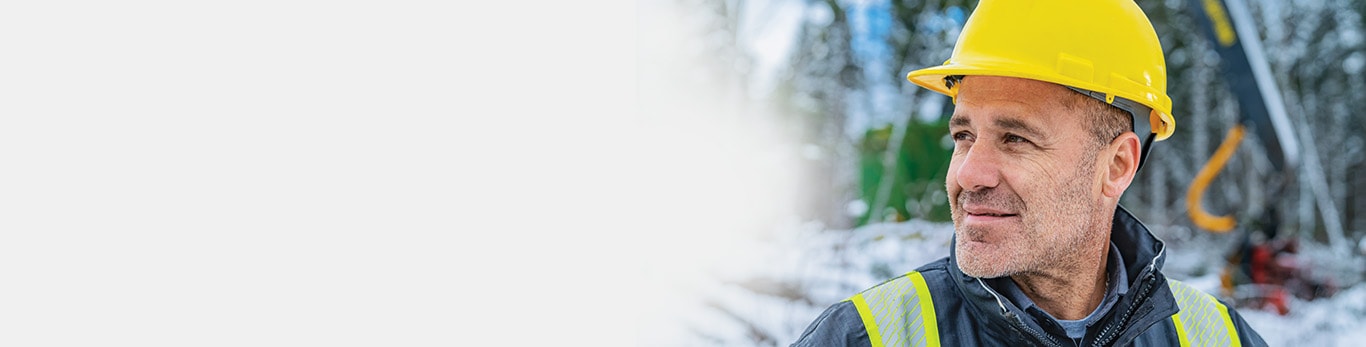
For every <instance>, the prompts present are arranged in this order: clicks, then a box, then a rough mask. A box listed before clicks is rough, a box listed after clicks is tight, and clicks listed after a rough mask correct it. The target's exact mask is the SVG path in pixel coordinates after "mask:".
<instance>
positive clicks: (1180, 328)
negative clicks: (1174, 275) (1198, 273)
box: [1168, 281, 1242, 347]
mask: <svg viewBox="0 0 1366 347" xmlns="http://www.w3.org/2000/svg"><path fill="white" fill-rule="evenodd" d="M1168 286H1169V287H1170V288H1171V290H1172V295H1173V296H1174V297H1175V298H1176V303H1177V306H1178V307H1179V309H1180V311H1178V312H1177V313H1176V314H1174V315H1172V324H1173V325H1175V326H1176V336H1177V339H1178V340H1179V341H1180V342H1181V345H1182V346H1239V347H1241V346H1242V341H1241V340H1239V338H1238V329H1237V328H1235V327H1234V325H1233V316H1231V315H1229V313H1228V307H1226V306H1224V304H1223V303H1220V302H1219V300H1218V299H1215V298H1214V296H1211V295H1209V294H1207V293H1205V292H1202V291H1199V290H1197V289H1195V288H1191V287H1190V286H1188V285H1186V284H1185V283H1181V282H1180V281H1168ZM1220 323H1222V324H1220ZM1221 325H1222V326H1221Z"/></svg>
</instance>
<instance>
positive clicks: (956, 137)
mask: <svg viewBox="0 0 1366 347" xmlns="http://www.w3.org/2000/svg"><path fill="white" fill-rule="evenodd" d="M968 140H972V134H969V133H968V132H966V131H960V132H956V133H953V141H955V142H956V141H968Z"/></svg>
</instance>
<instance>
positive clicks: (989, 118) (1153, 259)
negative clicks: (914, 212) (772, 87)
mask: <svg viewBox="0 0 1366 347" xmlns="http://www.w3.org/2000/svg"><path fill="white" fill-rule="evenodd" d="M907 78H908V79H909V80H910V81H911V82H914V83H916V84H918V85H920V86H923V87H925V88H928V89H931V90H934V91H936V92H940V93H943V94H946V95H948V96H950V97H952V98H953V99H954V103H955V109H954V112H953V116H952V117H951V119H950V121H949V124H950V127H949V133H950V135H951V136H952V138H953V141H954V149H953V155H952V159H951V162H950V165H949V170H948V176H947V178H946V186H947V187H946V188H947V190H948V196H949V206H950V208H951V210H952V216H953V223H954V229H955V234H954V248H953V249H952V250H951V251H950V255H949V256H948V257H947V258H945V259H941V260H939V261H936V262H933V263H930V264H927V265H925V266H923V267H921V268H919V269H917V270H916V271H912V272H910V273H908V274H906V275H903V276H901V277H898V278H894V279H891V280H888V281H886V282H884V283H882V284H879V285H877V286H874V287H873V288H870V289H868V290H866V291H864V292H862V293H859V294H857V295H854V296H853V297H851V298H849V299H848V300H845V301H843V302H840V303H837V304H835V305H832V306H831V307H830V308H828V309H827V310H826V311H825V312H824V313H822V314H821V315H820V317H818V318H816V320H815V321H814V322H812V323H811V325H810V327H808V328H807V329H806V331H805V332H804V333H803V334H802V336H801V337H800V338H799V339H798V340H797V342H796V343H795V344H794V346H845V345H848V346H869V345H871V346H884V345H886V346H893V345H896V346H938V345H945V346H974V345H1008V346H1030V345H1039V346H1074V345H1075V346H1083V345H1084V346H1111V345H1124V346H1127V345H1137V346H1177V345H1180V346H1187V345H1199V346H1240V345H1241V346H1261V345H1265V344H1266V343H1265V342H1264V341H1262V339H1261V337H1260V336H1259V335H1258V334H1257V333H1256V332H1255V331H1253V330H1252V328H1251V327H1249V326H1248V325H1247V323H1246V322H1245V321H1243V319H1242V318H1241V317H1240V316H1239V315H1238V313H1237V312H1236V311H1235V310H1234V309H1233V308H1232V307H1229V306H1228V305H1227V304H1225V303H1223V302H1221V301H1219V300H1218V299H1216V298H1215V297H1213V296H1210V295H1208V294H1205V293H1202V292H1200V291H1198V290H1195V289H1192V288H1191V287H1189V286H1187V285H1185V284H1182V283H1180V282H1177V281H1174V280H1169V279H1167V278H1166V277H1165V276H1164V275H1163V274H1162V273H1161V269H1162V265H1163V260H1164V259H1165V252H1166V248H1165V245H1164V244H1163V243H1162V241H1161V240H1158V239H1157V238H1156V237H1154V236H1153V235H1152V234H1151V233H1149V231H1148V230H1147V228H1146V227H1145V226H1143V224H1142V223H1141V222H1139V221H1138V220H1137V219H1136V218H1134V217H1133V216H1132V215H1130V214H1129V213H1128V211H1126V210H1124V209H1123V208H1122V207H1119V199H1120V196H1121V195H1123V193H1124V191H1125V189H1127V188H1128V187H1129V185H1130V184H1131V183H1132V182H1133V179H1134V175H1135V174H1136V173H1137V171H1138V169H1139V167H1140V166H1142V164H1143V162H1144V160H1145V159H1146V155H1147V152H1148V146H1149V145H1151V143H1152V142H1153V141H1160V140H1163V139H1166V138H1167V137H1169V136H1171V134H1172V131H1173V130H1174V126H1175V121H1174V119H1173V118H1172V116H1171V99H1170V98H1169V97H1168V96H1167V94H1166V70H1165V62H1164V60H1163V56H1162V48H1161V45H1160V44H1159V42H1158V39H1157V35H1156V33H1155V31H1154V30H1153V27H1152V24H1150V23H1149V22H1148V19H1147V17H1146V16H1145V15H1144V14H1143V12H1142V11H1141V10H1140V9H1139V8H1138V6H1137V5H1135V4H1134V3H1133V2H1132V1H1130V0H1053V1H1027V0H983V1H982V2H981V3H980V4H979V5H978V6H977V8H976V10H975V11H974V12H973V14H972V16H971V17H970V18H969V19H968V21H967V23H966V24H965V26H964V28H963V31H962V33H961V34H960V36H959V41H958V42H957V44H956V45H955V47H954V52H953V56H952V58H950V59H949V61H947V62H945V64H944V65H942V66H937V67H931V68H927V69H921V70H917V71H913V72H911V73H910V75H909V76H907Z"/></svg>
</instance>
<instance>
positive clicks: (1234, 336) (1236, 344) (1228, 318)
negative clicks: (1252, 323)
mask: <svg viewBox="0 0 1366 347" xmlns="http://www.w3.org/2000/svg"><path fill="white" fill-rule="evenodd" d="M1215 305H1217V306H1218V307H1219V314H1220V315H1222V316H1224V328H1227V329H1228V338H1229V340H1232V341H1233V347H1243V339H1240V338H1238V328H1235V327H1233V316H1232V315H1229V314H1228V307H1226V306H1224V304H1220V303H1219V302H1218V301H1215Z"/></svg>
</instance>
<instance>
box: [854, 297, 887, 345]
mask: <svg viewBox="0 0 1366 347" xmlns="http://www.w3.org/2000/svg"><path fill="white" fill-rule="evenodd" d="M849 301H852V302H853V303H854V308H855V309H858V317H859V319H862V320H863V329H864V330H867V331H868V342H870V343H872V347H884V346H883V345H882V334H879V333H878V329H877V322H875V321H873V311H872V310H869V309H868V301H866V300H863V294H862V293H859V294H857V295H854V296H853V297H851V298H849Z"/></svg>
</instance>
